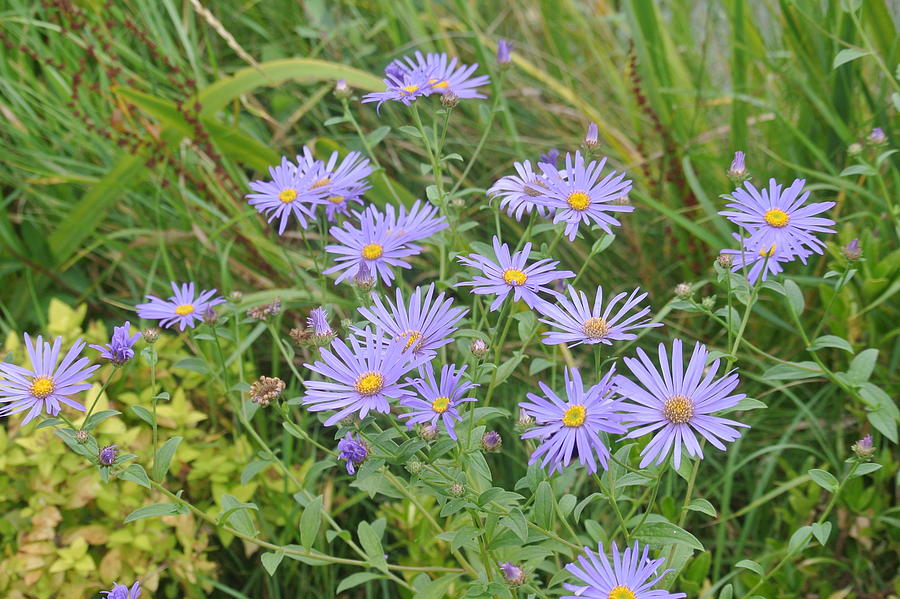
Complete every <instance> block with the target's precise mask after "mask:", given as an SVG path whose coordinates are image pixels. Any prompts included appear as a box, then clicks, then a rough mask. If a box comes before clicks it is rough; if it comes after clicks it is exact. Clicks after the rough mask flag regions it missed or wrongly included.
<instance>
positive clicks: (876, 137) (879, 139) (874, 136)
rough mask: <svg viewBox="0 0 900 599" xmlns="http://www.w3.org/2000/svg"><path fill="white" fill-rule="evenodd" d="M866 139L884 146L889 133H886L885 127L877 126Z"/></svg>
mask: <svg viewBox="0 0 900 599" xmlns="http://www.w3.org/2000/svg"><path fill="white" fill-rule="evenodd" d="M866 141H867V142H869V143H870V144H872V145H873V146H882V145H884V144H886V143H887V135H885V134H884V129H882V128H881V127H875V128H874V129H872V132H871V133H869V136H868V137H867V138H866Z"/></svg>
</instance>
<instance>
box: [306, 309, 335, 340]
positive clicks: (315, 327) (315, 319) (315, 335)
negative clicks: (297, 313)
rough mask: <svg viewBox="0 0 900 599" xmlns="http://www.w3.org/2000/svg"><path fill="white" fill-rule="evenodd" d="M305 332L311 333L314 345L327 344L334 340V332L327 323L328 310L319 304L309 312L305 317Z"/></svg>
mask: <svg viewBox="0 0 900 599" xmlns="http://www.w3.org/2000/svg"><path fill="white" fill-rule="evenodd" d="M306 327H307V333H311V337H310V339H311V341H312V342H313V344H314V345H320V346H321V345H328V344H330V343H331V342H332V341H334V336H335V332H334V330H332V328H331V325H330V324H328V312H326V311H325V308H323V307H322V306H319V307H318V308H316V309H315V310H313V311H312V312H310V313H309V317H308V318H307V319H306Z"/></svg>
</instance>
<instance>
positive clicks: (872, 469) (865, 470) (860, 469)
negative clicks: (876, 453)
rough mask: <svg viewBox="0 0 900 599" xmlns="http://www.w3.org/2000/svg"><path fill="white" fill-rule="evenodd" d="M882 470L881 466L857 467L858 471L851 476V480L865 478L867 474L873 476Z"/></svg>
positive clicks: (865, 465)
mask: <svg viewBox="0 0 900 599" xmlns="http://www.w3.org/2000/svg"><path fill="white" fill-rule="evenodd" d="M878 470H881V464H874V463H870V464H860V465H859V466H857V467H856V470H854V471H853V474H851V475H850V478H857V477H859V476H865V475H866V474H871V473H873V472H876V471H878Z"/></svg>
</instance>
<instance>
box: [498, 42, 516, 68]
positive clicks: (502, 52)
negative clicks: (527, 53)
mask: <svg viewBox="0 0 900 599" xmlns="http://www.w3.org/2000/svg"><path fill="white" fill-rule="evenodd" d="M512 50H513V45H512V44H511V43H509V42H508V41H506V40H500V41H498V42H497V64H501V65H507V64H509V63H511V62H512V58H510V54H511V53H512Z"/></svg>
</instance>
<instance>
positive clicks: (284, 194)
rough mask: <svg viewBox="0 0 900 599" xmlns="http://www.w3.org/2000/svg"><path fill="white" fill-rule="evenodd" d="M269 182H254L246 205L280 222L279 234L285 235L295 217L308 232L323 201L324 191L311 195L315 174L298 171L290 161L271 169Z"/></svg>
mask: <svg viewBox="0 0 900 599" xmlns="http://www.w3.org/2000/svg"><path fill="white" fill-rule="evenodd" d="M269 176H270V177H271V180H270V181H252V182H251V183H250V189H252V190H253V191H254V193H251V194H248V195H247V196H246V197H247V202H248V203H249V204H250V205H251V206H253V207H254V208H256V211H257V212H259V213H260V214H263V215H265V216H267V217H268V219H267V221H268V222H270V223H271V222H272V221H274V220H276V219H278V234H279V235H282V234H284V231H285V230H286V229H287V225H288V223H289V222H290V219H291V217H292V216H293V217H294V218H295V219H296V220H297V223H298V224H299V225H300V228H302V229H306V228H307V226H308V225H309V221H310V220H312V218H313V213H314V211H315V207H316V206H317V205H319V204H321V203H322V202H323V199H322V198H323V192H322V191H319V192H310V191H309V189H310V187H311V184H312V182H313V181H314V177H315V174H314V173H301V172H298V170H297V167H296V165H294V164H293V163H291V162H290V161H289V160H288V159H287V158H282V159H281V164H280V165H279V166H273V167H270V168H269Z"/></svg>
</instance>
